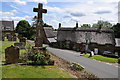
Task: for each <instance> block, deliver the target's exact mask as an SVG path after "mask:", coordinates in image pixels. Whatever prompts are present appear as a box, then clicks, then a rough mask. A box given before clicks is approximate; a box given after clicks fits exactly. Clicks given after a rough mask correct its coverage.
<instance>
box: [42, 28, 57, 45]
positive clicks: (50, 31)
mask: <svg viewBox="0 0 120 80" xmlns="http://www.w3.org/2000/svg"><path fill="white" fill-rule="evenodd" d="M44 30H45V35H46V37H47V41H48V43H51V42H56V40H55V37H56V34H55V33H54V32H53V28H52V27H44Z"/></svg>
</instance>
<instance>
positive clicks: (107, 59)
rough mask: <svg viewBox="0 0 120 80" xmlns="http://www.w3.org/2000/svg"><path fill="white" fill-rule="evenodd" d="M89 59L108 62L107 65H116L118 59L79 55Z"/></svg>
mask: <svg viewBox="0 0 120 80" xmlns="http://www.w3.org/2000/svg"><path fill="white" fill-rule="evenodd" d="M81 56H84V57H87V58H90V59H95V60H98V61H102V62H109V63H118V59H117V58H109V57H105V56H101V55H94V56H93V57H89V56H90V54H85V55H81Z"/></svg>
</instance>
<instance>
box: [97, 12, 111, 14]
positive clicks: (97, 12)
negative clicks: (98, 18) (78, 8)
mask: <svg viewBox="0 0 120 80" xmlns="http://www.w3.org/2000/svg"><path fill="white" fill-rule="evenodd" d="M106 13H111V11H97V12H95V14H106Z"/></svg>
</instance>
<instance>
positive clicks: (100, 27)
mask: <svg viewBox="0 0 120 80" xmlns="http://www.w3.org/2000/svg"><path fill="white" fill-rule="evenodd" d="M101 29H102V24H100V25H99V27H98V32H101Z"/></svg>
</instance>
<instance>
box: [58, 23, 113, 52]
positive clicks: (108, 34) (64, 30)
mask: <svg viewBox="0 0 120 80" xmlns="http://www.w3.org/2000/svg"><path fill="white" fill-rule="evenodd" d="M57 42H58V43H59V46H61V45H60V44H62V43H64V46H66V47H67V48H70V49H77V50H82V49H83V48H85V47H84V45H86V44H87V45H88V47H89V49H90V50H93V49H94V48H98V49H99V51H100V52H101V53H102V52H103V51H105V50H110V49H112V48H113V47H114V46H115V37H114V31H113V30H112V29H103V28H92V27H91V28H84V27H78V23H76V27H74V28H71V27H61V24H59V29H58V34H57Z"/></svg>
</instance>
